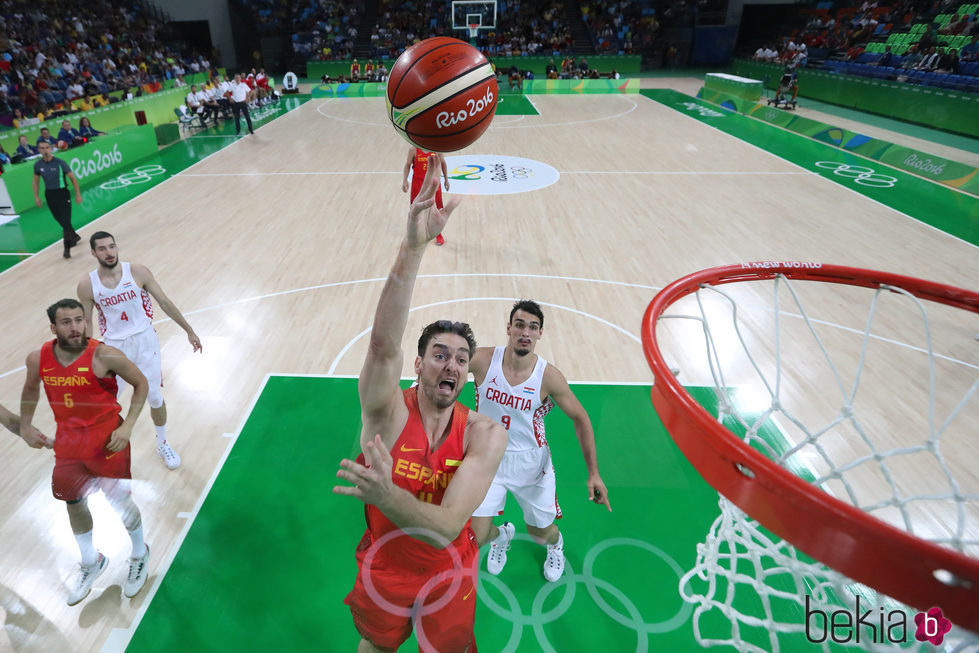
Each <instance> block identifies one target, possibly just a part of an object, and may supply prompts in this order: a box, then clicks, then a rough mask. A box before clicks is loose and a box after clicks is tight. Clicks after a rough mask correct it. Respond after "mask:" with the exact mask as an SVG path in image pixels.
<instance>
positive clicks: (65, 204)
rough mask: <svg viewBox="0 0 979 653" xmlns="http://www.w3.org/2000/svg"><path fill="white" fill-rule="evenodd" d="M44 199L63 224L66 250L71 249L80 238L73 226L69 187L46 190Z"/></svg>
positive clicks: (55, 216) (56, 218) (55, 217)
mask: <svg viewBox="0 0 979 653" xmlns="http://www.w3.org/2000/svg"><path fill="white" fill-rule="evenodd" d="M44 199H45V200H46V201H47V203H48V208H49V209H51V215H53V216H54V219H55V220H57V221H58V224H60V225H61V230H62V232H63V235H64V239H65V250H68V249H71V247H72V246H73V245H74V244H75V243H76V242H77V241H78V239H79V238H80V236H79V235H78V234H77V233H75V229H74V228H73V227H72V226H71V192H70V191H69V190H68V189H67V188H55V189H54V190H45V191H44Z"/></svg>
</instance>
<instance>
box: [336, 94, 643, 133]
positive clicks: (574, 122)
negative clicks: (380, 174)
mask: <svg viewBox="0 0 979 653" xmlns="http://www.w3.org/2000/svg"><path fill="white" fill-rule="evenodd" d="M525 97H526V96H525ZM613 97H620V98H622V99H623V100H625V101H626V102H628V103H629V104H631V105H632V106H631V107H629V108H628V109H626V110H625V111H622V112H620V113H615V114H612V115H610V116H600V117H598V118H587V119H583V120H569V121H566V122H535V123H533V124H529V125H515V124H512V123H509V122H505V123H502V124H497V123H496V122H494V123H492V124H491V125H490V129H494V128H495V129H527V128H534V129H536V128H537V127H567V126H569V125H583V124H586V123H590V122H603V121H606V120H615V119H616V118H621V117H622V116H625V115H628V114H630V113H632V112H633V111H635V110H636V109H637V108H638V107H639V104H638V103H636V102H634V101H633V100H631V99H629V98H628V97H627V96H625V95H622V94H616V95H614V96H613ZM336 99H341V98H330V99H328V100H326V101H325V102H323V104H320V105H319V106H318V107H316V113H318V114H320V115H321V116H323V117H324V118H329V119H330V120H338V121H340V122H349V123H351V124H354V125H367V126H368V127H387V126H388V125H389V124H390V123H387V122H365V121H363V120H352V119H350V118H340V117H339V116H334V115H333V114H329V113H323V112H322V111H321V109H322V108H323V107H325V106H326V105H327V104H329V103H330V102H332V101H333V100H336ZM343 99H350V100H355V99H363V98H343ZM531 104H534V103H533V100H531ZM534 109H536V110H537V113H539V114H540V113H541V111H540V109H539V108H538V107H537V105H536V104H534ZM541 115H543V114H541ZM512 122H514V123H515V122H517V121H516V120H514V121H512Z"/></svg>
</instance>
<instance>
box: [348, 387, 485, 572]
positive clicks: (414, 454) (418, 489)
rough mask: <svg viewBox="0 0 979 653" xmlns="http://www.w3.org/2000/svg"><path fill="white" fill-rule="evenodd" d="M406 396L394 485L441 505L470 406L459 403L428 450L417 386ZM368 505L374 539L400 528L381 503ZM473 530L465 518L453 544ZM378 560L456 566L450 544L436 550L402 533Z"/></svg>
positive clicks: (430, 566)
mask: <svg viewBox="0 0 979 653" xmlns="http://www.w3.org/2000/svg"><path fill="white" fill-rule="evenodd" d="M404 400H405V404H406V405H407V406H408V422H407V423H406V424H405V427H404V430H402V431H401V435H400V436H399V437H398V440H397V442H395V443H394V447H392V449H391V457H392V458H393V459H394V466H393V468H392V470H391V476H392V478H393V479H394V484H395V485H397V486H398V487H400V488H402V489H405V490H407V491H409V492H411V493H412V494H413V495H415V497H416V498H417V499H418V500H419V501H427V502H428V503H434V504H435V505H440V504H441V503H442V497H443V496H444V495H445V490H446V488H447V487H448V486H449V483H451V482H452V477H453V475H455V473H456V470H457V469H459V465H460V464H461V463H462V456H463V443H462V439H463V435H464V434H465V432H466V422H467V420H468V418H469V409H468V408H466V407H465V406H463V405H462V404H460V403H459V402H456V404H455V407H454V408H453V410H452V420H451V421H450V423H449V436H448V437H447V438H446V439H445V442H443V443H442V445H441V446H440V447H439V448H438V449H437V450H436V451H429V448H428V435H426V434H425V427H424V426H422V421H421V413H420V412H419V410H418V388H417V387H415V388H408V389H407V390H405V391H404ZM365 508H366V510H365V512H366V516H367V529H368V530H369V531H370V533H371V537H372V538H373V540H374V541H377V540H378V539H380V538H381V537H383V536H384V535H385V534H386V533H388V532H390V531H392V530H396V529H397V528H398V527H397V526H396V525H395V524H394V523H393V522H392V521H391V520H390V519H388V518H387V517H385V516H384V513H382V512H381V511H380V509H379V508H378V507H377V506H374V505H371V504H368V505H367V506H365ZM469 532H470V529H469V522H466V525H465V527H463V529H462V531H460V532H459V535H458V537H456V539H455V540H454V541H453V542H452V545H451V546H452V547H455V548H461V547H464V546H467V544H465V543H466V542H468V541H469V536H468V534H469ZM386 563H388V564H386ZM375 564H379V565H381V566H389V564H393V565H396V566H398V567H402V568H404V567H407V568H408V569H414V570H432V569H445V568H448V567H451V566H452V557H451V555H450V553H449V551H448V549H446V550H440V549H436V548H435V547H433V546H432V545H430V544H427V543H425V542H422V541H420V540H416V539H414V538H413V537H407V536H401V537H397V538H396V539H394V540H393V541H391V543H390V544H385V545H384V546H382V547H381V548H380V550H379V551H378V553H377V558H376V562H375Z"/></svg>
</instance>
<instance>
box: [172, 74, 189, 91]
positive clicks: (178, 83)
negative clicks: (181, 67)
mask: <svg viewBox="0 0 979 653" xmlns="http://www.w3.org/2000/svg"><path fill="white" fill-rule="evenodd" d="M184 86H187V82H185V81H184V76H183V75H177V76H176V77H175V78H174V80H173V87H174V88H183V87H184Z"/></svg>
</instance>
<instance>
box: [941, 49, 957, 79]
mask: <svg viewBox="0 0 979 653" xmlns="http://www.w3.org/2000/svg"><path fill="white" fill-rule="evenodd" d="M936 70H937V71H938V72H940V73H951V74H953V75H958V74H959V51H958V50H956V49H955V48H949V50H948V52H946V53H945V54H943V55H942V56H941V57H939V59H938V66H937V68H936Z"/></svg>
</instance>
